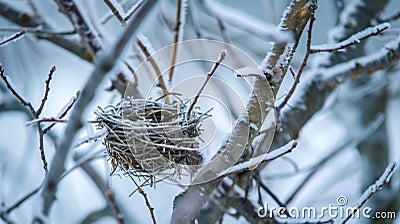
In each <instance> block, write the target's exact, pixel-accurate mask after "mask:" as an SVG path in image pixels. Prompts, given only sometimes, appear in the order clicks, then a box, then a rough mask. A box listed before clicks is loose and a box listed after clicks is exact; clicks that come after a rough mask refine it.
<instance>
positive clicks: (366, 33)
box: [310, 23, 390, 54]
mask: <svg viewBox="0 0 400 224" xmlns="http://www.w3.org/2000/svg"><path fill="white" fill-rule="evenodd" d="M389 27H390V24H389V23H383V24H380V25H377V26H374V27H368V28H367V29H365V30H363V31H361V32H358V33H356V34H354V35H353V36H351V37H349V38H347V39H346V40H344V41H341V42H339V43H336V44H333V45H329V44H324V45H318V46H312V47H311V49H310V53H311V54H315V53H320V52H335V51H339V50H343V49H345V48H348V47H350V46H353V45H356V44H359V43H360V42H361V41H363V40H365V39H367V38H369V37H372V36H377V35H379V34H380V33H382V32H383V31H385V30H387V29H389Z"/></svg>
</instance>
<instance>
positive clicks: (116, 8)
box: [101, 0, 145, 25]
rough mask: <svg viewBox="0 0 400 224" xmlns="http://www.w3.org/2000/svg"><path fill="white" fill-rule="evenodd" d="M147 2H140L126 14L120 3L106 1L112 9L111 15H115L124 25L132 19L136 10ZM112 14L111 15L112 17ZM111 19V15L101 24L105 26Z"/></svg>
mask: <svg viewBox="0 0 400 224" xmlns="http://www.w3.org/2000/svg"><path fill="white" fill-rule="evenodd" d="M144 1H145V0H139V1H138V2H137V3H136V4H135V5H133V6H132V7H131V8H130V9H129V10H128V12H127V13H125V12H124V10H123V9H122V7H121V6H120V4H119V3H117V2H115V1H114V0H104V2H105V3H106V5H107V6H108V8H110V10H111V13H112V14H114V16H115V17H116V18H117V19H118V21H119V22H120V23H121V24H122V25H123V24H125V23H126V22H127V21H128V20H129V19H130V18H131V17H132V15H133V14H134V13H135V12H136V10H137V9H138V8H139V7H140V6H141V5H142V4H143V2H144ZM112 14H111V15H112ZM109 18H110V15H107V16H106V17H105V18H104V19H103V20H102V22H101V24H105V23H106V22H107V21H108V19H109Z"/></svg>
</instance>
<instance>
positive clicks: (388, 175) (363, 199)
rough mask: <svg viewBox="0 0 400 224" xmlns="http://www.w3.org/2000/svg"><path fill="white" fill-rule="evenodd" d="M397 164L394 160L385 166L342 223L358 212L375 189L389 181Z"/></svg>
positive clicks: (380, 187) (377, 189)
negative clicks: (383, 170)
mask: <svg viewBox="0 0 400 224" xmlns="http://www.w3.org/2000/svg"><path fill="white" fill-rule="evenodd" d="M397 166H398V164H397V163H396V162H391V163H390V164H389V165H388V166H387V168H386V170H385V172H383V174H382V176H381V177H380V178H379V179H378V180H377V181H376V182H375V183H374V184H372V185H371V186H369V188H368V189H366V190H365V191H364V193H363V194H362V196H361V198H360V199H359V200H358V202H357V209H356V210H352V213H351V214H350V215H349V216H348V217H346V219H345V220H344V221H343V222H342V223H343V224H345V223H347V222H348V221H349V220H350V219H351V218H352V217H353V215H354V214H355V213H356V212H358V211H359V210H360V209H361V208H362V207H363V206H364V205H365V203H367V201H368V200H369V199H370V198H371V197H372V196H373V195H374V194H375V193H376V192H377V191H379V190H380V189H382V188H383V187H384V186H385V185H386V184H387V183H389V181H390V178H391V177H392V175H393V173H394V171H395V170H396V168H397Z"/></svg>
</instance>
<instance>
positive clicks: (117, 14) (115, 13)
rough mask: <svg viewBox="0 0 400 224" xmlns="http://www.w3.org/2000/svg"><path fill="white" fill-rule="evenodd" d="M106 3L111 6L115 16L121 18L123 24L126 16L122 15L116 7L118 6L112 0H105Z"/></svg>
mask: <svg viewBox="0 0 400 224" xmlns="http://www.w3.org/2000/svg"><path fill="white" fill-rule="evenodd" d="M104 3H106V5H107V6H108V8H110V10H111V12H112V13H113V14H114V16H115V17H116V18H117V19H118V20H119V22H120V23H121V24H125V21H124V18H123V17H122V16H121V13H120V12H119V10H118V9H117V8H116V6H115V5H114V4H113V3H112V2H111V1H110V0H104Z"/></svg>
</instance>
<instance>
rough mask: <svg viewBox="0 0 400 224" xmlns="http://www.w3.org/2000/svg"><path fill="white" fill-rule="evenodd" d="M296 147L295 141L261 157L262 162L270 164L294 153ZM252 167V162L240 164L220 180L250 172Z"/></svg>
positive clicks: (224, 174)
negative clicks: (246, 171) (235, 174)
mask: <svg viewBox="0 0 400 224" xmlns="http://www.w3.org/2000/svg"><path fill="white" fill-rule="evenodd" d="M296 146H297V142H296V141H293V142H290V143H288V144H287V145H285V146H283V147H281V148H279V149H277V150H274V151H272V152H270V153H268V154H267V155H261V157H263V159H262V160H261V163H266V162H270V161H272V160H275V159H277V158H279V157H282V156H284V155H286V154H288V153H291V152H292V151H293V149H295V148H296ZM254 159H255V160H257V159H258V158H254ZM252 166H254V164H253V163H252V162H251V161H247V162H243V163H239V164H237V165H234V166H232V167H231V168H230V169H229V170H227V171H226V172H225V173H223V174H222V175H220V176H219V178H221V177H226V176H229V175H231V174H234V173H240V172H243V171H245V170H250V169H252Z"/></svg>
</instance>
